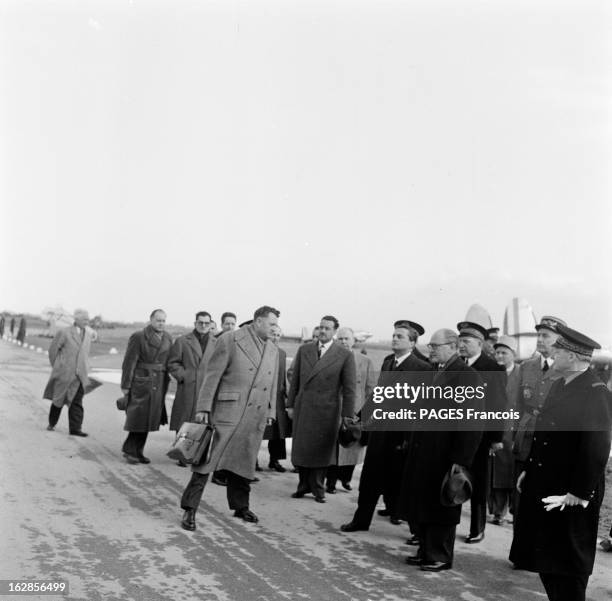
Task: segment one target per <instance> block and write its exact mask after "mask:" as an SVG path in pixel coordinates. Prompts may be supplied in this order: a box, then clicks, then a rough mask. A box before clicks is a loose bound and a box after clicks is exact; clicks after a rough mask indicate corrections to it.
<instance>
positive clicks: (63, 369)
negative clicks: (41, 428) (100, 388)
mask: <svg viewBox="0 0 612 601" xmlns="http://www.w3.org/2000/svg"><path fill="white" fill-rule="evenodd" d="M88 324H89V313H87V311H85V310H84V309H76V310H75V312H74V325H72V326H70V327H68V328H62V329H60V330H58V331H57V332H56V334H55V337H54V338H53V342H52V343H51V346H50V347H49V361H50V362H51V365H52V366H53V370H52V371H51V377H50V378H49V382H48V383H47V386H46V388H45V392H44V394H43V398H45V399H48V400H50V401H51V407H50V408H49V425H48V426H47V430H54V429H55V426H56V424H57V422H58V420H59V417H60V413H61V412H62V407H63V406H64V405H68V426H69V432H70V434H71V435H72V436H87V434H86V433H85V432H83V430H82V429H81V427H82V425H83V413H84V412H83V395H84V394H85V388H86V387H87V383H88V380H89V379H88V376H87V374H88V372H89V347H90V345H91V335H90V332H89V330H88V328H87V325H88Z"/></svg>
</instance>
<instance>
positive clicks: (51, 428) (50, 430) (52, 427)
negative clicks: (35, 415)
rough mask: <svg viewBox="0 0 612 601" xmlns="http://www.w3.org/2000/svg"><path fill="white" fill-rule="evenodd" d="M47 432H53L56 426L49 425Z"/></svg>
mask: <svg viewBox="0 0 612 601" xmlns="http://www.w3.org/2000/svg"><path fill="white" fill-rule="evenodd" d="M47 430H49V432H53V431H54V430H55V426H52V425H51V424H49V425H48V426H47Z"/></svg>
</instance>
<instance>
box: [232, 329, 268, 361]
mask: <svg viewBox="0 0 612 601" xmlns="http://www.w3.org/2000/svg"><path fill="white" fill-rule="evenodd" d="M255 336H257V334H255V332H254V331H253V328H252V327H251V326H245V327H242V328H240V329H239V330H238V331H237V332H236V334H235V335H234V340H235V341H236V344H237V345H238V346H239V347H240V348H241V349H242V351H243V352H244V354H245V355H246V356H247V357H248V358H249V361H250V362H251V363H252V364H253V365H254V366H255V367H259V364H260V363H261V357H262V355H263V354H264V353H265V351H266V347H267V346H268V342H267V341H266V342H265V344H264V347H263V351H262V352H260V351H259V348H258V346H257V343H256V342H255V338H254V337H255Z"/></svg>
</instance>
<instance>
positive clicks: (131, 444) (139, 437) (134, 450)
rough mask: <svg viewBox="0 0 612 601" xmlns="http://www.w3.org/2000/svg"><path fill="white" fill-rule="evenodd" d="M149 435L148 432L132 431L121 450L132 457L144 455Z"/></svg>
mask: <svg viewBox="0 0 612 601" xmlns="http://www.w3.org/2000/svg"><path fill="white" fill-rule="evenodd" d="M148 435H149V433H148V432H130V433H129V434H128V436H127V438H126V439H125V442H124V443H123V448H122V449H121V450H122V451H123V452H124V453H127V454H128V455H131V456H132V457H142V452H143V451H144V446H145V443H146V442H147V436H148Z"/></svg>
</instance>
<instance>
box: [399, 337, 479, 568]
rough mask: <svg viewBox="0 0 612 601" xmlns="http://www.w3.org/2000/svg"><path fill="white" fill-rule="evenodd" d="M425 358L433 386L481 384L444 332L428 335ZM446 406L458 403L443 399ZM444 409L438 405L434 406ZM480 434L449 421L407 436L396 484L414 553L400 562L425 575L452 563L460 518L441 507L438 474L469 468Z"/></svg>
mask: <svg viewBox="0 0 612 601" xmlns="http://www.w3.org/2000/svg"><path fill="white" fill-rule="evenodd" d="M427 346H428V348H429V360H430V362H431V363H432V364H433V365H435V366H436V367H437V371H436V372H435V374H434V377H433V385H434V386H440V387H442V388H446V387H453V388H455V387H457V389H459V387H465V386H472V387H476V386H477V385H479V384H482V381H481V379H480V376H479V375H478V373H477V372H476V371H475V370H473V369H472V368H471V367H468V366H467V364H466V363H465V361H463V360H462V358H461V357H460V356H459V353H458V349H457V347H458V336H457V334H456V333H455V332H454V331H453V330H450V329H446V328H444V329H441V330H437V331H436V332H434V334H433V335H432V337H431V340H430V342H429V344H428V345H427ZM448 405H449V408H456V407H457V406H458V405H456V404H455V403H454V401H453V400H449V401H448ZM461 407H463V408H464V410H466V409H468V408H473V409H475V410H481V409H482V401H479V400H478V399H477V398H473V399H466V400H465V401H463V402H462V404H461ZM436 408H440V409H444V408H445V406H444V404H442V405H440V404H436ZM481 437H482V432H480V431H470V430H468V429H467V428H461V424H457V423H453V425H452V426H449V428H448V429H445V430H431V431H426V430H424V429H421V428H417V429H415V431H414V432H413V433H412V440H411V444H410V449H409V454H408V458H407V461H406V466H405V471H404V481H403V483H402V486H403V489H402V496H401V503H402V509H403V511H404V512H405V513H406V514H407V516H408V521H409V523H410V527H411V528H413V527H414V528H415V529H416V532H415V533H414V534H416V535H417V536H418V539H419V543H420V546H419V550H418V552H417V553H416V554H415V555H409V556H408V557H407V558H406V563H407V564H409V565H416V566H419V567H420V568H421V570H424V571H427V572H439V571H441V570H448V569H450V568H451V567H452V565H453V553H454V547H455V531H456V528H457V524H458V523H459V521H460V519H461V505H460V504H459V505H453V506H445V505H442V503H441V500H440V489H441V487H442V482H443V480H444V476H445V475H446V474H447V473H448V472H449V470H450V469H451V468H453V467H456V468H469V467H470V466H471V464H472V462H473V460H474V456H475V454H476V450H477V449H478V446H479V444H480V440H481Z"/></svg>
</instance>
